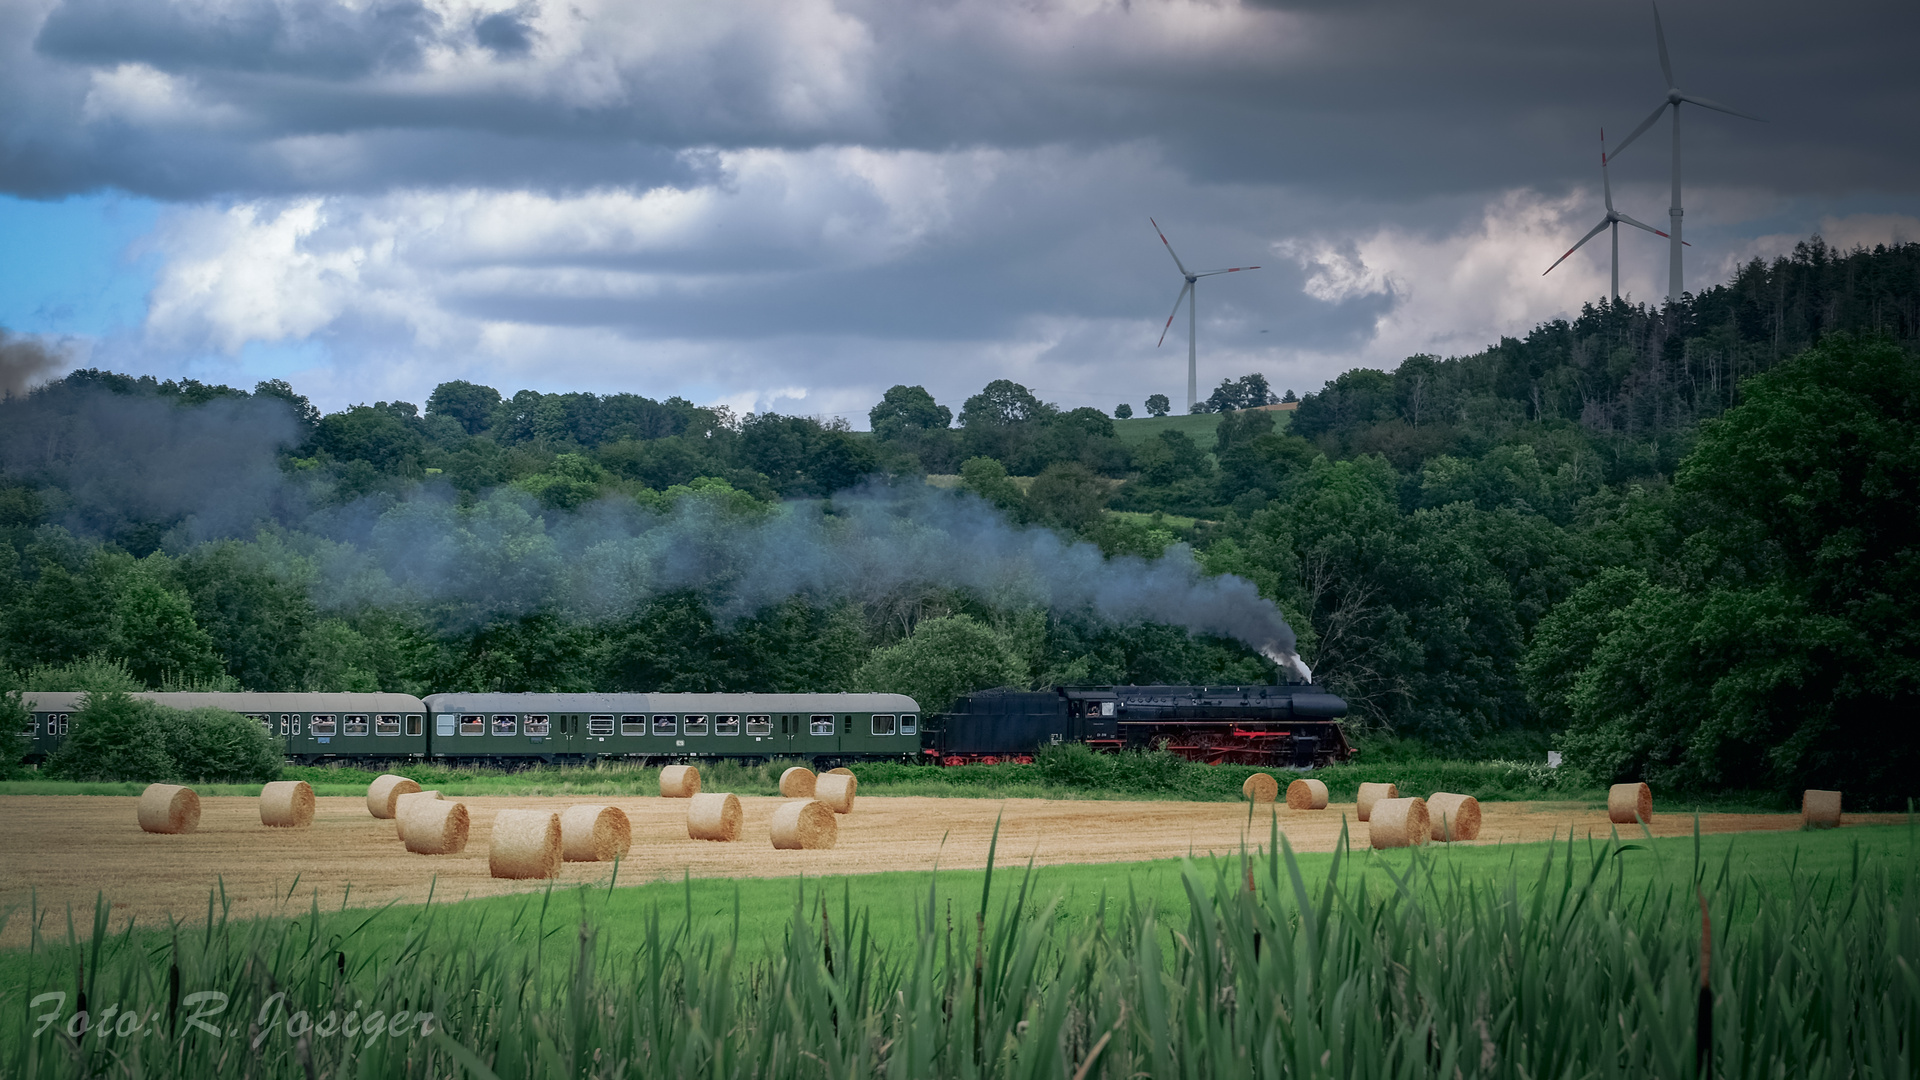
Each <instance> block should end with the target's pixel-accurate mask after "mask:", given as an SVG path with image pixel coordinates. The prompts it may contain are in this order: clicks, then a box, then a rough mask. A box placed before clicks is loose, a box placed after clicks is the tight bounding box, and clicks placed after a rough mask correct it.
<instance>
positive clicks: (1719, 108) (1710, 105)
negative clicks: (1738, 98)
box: [1680, 94, 1766, 124]
mask: <svg viewBox="0 0 1920 1080" xmlns="http://www.w3.org/2000/svg"><path fill="white" fill-rule="evenodd" d="M1680 100H1681V101H1691V102H1693V103H1694V104H1695V105H1698V106H1700V107H1701V108H1703V109H1712V110H1713V111H1714V112H1723V113H1726V114H1728V115H1729V116H1737V117H1739V118H1740V119H1742V120H1759V121H1760V123H1762V124H1764V123H1766V121H1765V120H1760V118H1759V117H1757V116H1755V115H1753V114H1752V113H1743V112H1741V111H1740V110H1739V109H1729V108H1727V107H1726V106H1725V105H1722V104H1720V103H1719V102H1717V101H1712V100H1709V99H1707V98H1703V97H1694V96H1693V95H1692V94H1681V95H1680Z"/></svg>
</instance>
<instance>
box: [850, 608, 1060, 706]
mask: <svg viewBox="0 0 1920 1080" xmlns="http://www.w3.org/2000/svg"><path fill="white" fill-rule="evenodd" d="M854 683H855V685H856V686H858V687H860V688H861V689H863V690H874V691H883V692H887V693H894V694H906V695H907V696H909V697H911V698H913V700H915V701H917V702H919V703H920V708H921V709H922V710H923V711H925V712H940V711H942V710H945V709H946V708H947V707H948V706H950V705H952V704H953V702H954V700H955V699H956V698H958V697H959V696H960V695H962V694H967V693H972V692H973V691H975V690H990V689H992V688H994V687H997V686H1015V687H1019V688H1022V689H1024V688H1025V686H1026V684H1027V665H1026V663H1025V662H1024V661H1022V660H1021V658H1020V657H1019V655H1018V654H1017V653H1016V652H1015V651H1014V649H1013V647H1012V644H1011V643H1010V642H1008V640H1007V639H1006V637H1005V636H1003V635H1002V634H1000V633H998V632H997V631H995V630H994V629H993V628H992V627H991V626H988V625H986V624H984V623H981V622H979V621H977V620H975V619H973V618H972V617H971V616H967V615H948V616H943V617H941V618H937V619H928V620H927V621H925V622H923V623H921V624H920V625H919V626H917V627H915V628H914V631H913V636H911V637H909V638H907V639H906V640H904V641H901V642H899V643H897V644H894V645H889V646H887V647H885V648H881V649H876V650H875V651H874V653H873V655H872V656H871V657H870V658H869V659H868V660H867V662H866V663H865V664H864V665H862V666H861V668H860V670H859V671H858V672H857V673H856V674H855V675H854Z"/></svg>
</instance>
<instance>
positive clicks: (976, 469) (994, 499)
mask: <svg viewBox="0 0 1920 1080" xmlns="http://www.w3.org/2000/svg"><path fill="white" fill-rule="evenodd" d="M960 487H961V488H962V489H964V490H966V491H971V492H973V493H974V494H975V495H978V496H980V497H981V498H983V499H985V500H987V501H988V502H990V503H992V504H993V505H995V506H997V507H999V508H1000V509H1002V510H1005V511H1007V512H1008V513H1011V514H1015V515H1019V514H1022V513H1024V512H1025V511H1026V505H1027V497H1026V494H1025V493H1024V492H1022V491H1021V490H1020V487H1019V485H1017V484H1015V483H1014V482H1013V480H1012V479H1011V478H1009V477H1008V476H1007V467H1006V466H1005V465H1002V464H1000V463H999V462H998V461H995V460H994V459H993V458H990V457H977V458H968V459H967V460H966V461H964V462H961V464H960Z"/></svg>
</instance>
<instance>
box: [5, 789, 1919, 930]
mask: <svg viewBox="0 0 1920 1080" xmlns="http://www.w3.org/2000/svg"><path fill="white" fill-rule="evenodd" d="M137 801H138V800H137V799H134V798H128V797H112V796H12V797H5V798H0V814H4V820H6V821H7V823H8V826H9V827H8V828H7V829H6V830H4V831H3V832H0V863H4V865H6V866H7V868H8V873H7V875H6V878H5V880H4V882H0V910H5V909H7V908H13V909H15V911H16V912H17V913H19V914H16V916H15V917H14V918H13V919H11V920H9V922H8V925H7V927H6V930H5V934H4V938H0V944H5V945H8V946H13V945H19V944H21V943H23V942H24V940H25V938H26V929H27V927H26V919H24V918H22V917H20V916H21V914H24V911H25V909H26V908H27V907H28V906H29V905H30V904H33V903H37V905H38V907H39V909H40V911H41V912H42V913H43V919H46V918H51V919H54V920H56V921H58V922H59V923H60V924H61V926H62V927H64V925H65V914H64V913H65V911H66V910H67V908H68V906H69V905H71V906H72V907H73V909H74V910H76V911H88V910H91V909H92V906H93V903H94V899H95V897H96V895H98V894H101V893H104V894H105V896H106V898H107V899H108V900H109V901H110V902H111V903H112V905H113V918H112V927H113V928H114V929H115V930H118V929H121V928H123V927H124V926H125V925H126V921H127V920H128V919H134V920H137V921H138V923H139V924H140V925H143V926H164V925H165V924H166V921H167V919H168V917H169V915H171V916H172V917H174V918H176V919H194V920H196V921H197V919H198V918H202V917H204V914H205V911H206V905H207V897H208V893H209V891H211V890H215V889H218V890H220V891H222V892H223V893H224V895H225V897H226V898H227V901H228V902H229V903H230V904H231V913H232V914H233V915H234V916H237V917H244V916H248V915H265V914H269V913H275V912H282V911H284V910H285V905H286V903H287V902H288V900H289V898H290V897H291V898H293V903H295V904H298V905H300V906H302V907H304V906H305V898H307V897H309V896H311V895H312V894H313V893H314V891H315V890H318V892H319V896H320V900H321V902H322V903H323V904H326V905H328V906H339V905H343V904H344V905H350V906H355V907H363V906H372V905H378V904H384V903H387V902H390V901H395V900H398V901H401V902H406V903H418V902H421V901H424V900H426V899H427V898H428V895H429V891H430V890H431V891H432V895H434V896H435V897H437V898H438V899H441V900H459V899H464V898H467V897H477V896H492V895H498V894H502V893H511V892H525V891H528V890H530V889H539V888H544V887H545V884H544V883H542V882H538V881H534V882H528V881H502V880H496V879H494V878H493V877H491V876H490V875H489V874H488V870H487V845H488V841H489V839H490V834H491V831H492V826H493V819H494V815H495V814H496V813H498V812H499V811H500V810H503V809H552V810H556V811H557V810H562V809H564V808H566V807H567V806H570V805H574V804H576V803H581V802H586V801H599V802H606V803H609V804H611V805H615V806H618V807H620V808H621V809H622V810H624V811H625V812H626V813H627V816H628V817H629V818H630V819H631V821H632V823H633V849H632V851H631V853H630V854H629V856H628V857H627V858H626V859H625V860H624V861H623V862H622V863H621V865H620V868H619V882H620V883H623V884H625V883H632V884H638V883H640V882H646V881H657V880H661V879H664V878H672V879H678V878H679V877H680V876H681V875H682V874H691V875H692V876H694V877H700V878H726V877H759V878H767V877H788V876H795V875H802V874H804V875H808V876H817V875H826V874H860V873H872V872H877V871H891V870H928V869H932V868H933V867H934V865H935V863H936V861H937V862H938V864H939V866H941V867H943V868H947V869H975V868H979V867H982V866H985V865H986V863H987V857H988V847H989V844H990V842H991V841H992V838H993V831H994V825H995V822H996V820H998V821H999V822H1000V841H999V842H1000V847H999V857H1000V859H1001V861H1002V862H1008V861H1019V862H1024V861H1025V860H1026V859H1027V858H1029V857H1031V858H1032V859H1033V861H1034V862H1035V863H1036V864H1039V865H1059V864H1065V863H1117V862H1132V861H1138V860H1145V859H1165V858H1178V857H1180V856H1182V855H1186V854H1189V853H1194V854H1206V853H1209V852H1212V853H1220V854H1226V853H1229V852H1234V851H1238V850H1239V849H1240V846H1241V843H1242V841H1243V839H1245V840H1246V841H1247V842H1248V843H1250V844H1252V845H1259V844H1262V843H1264V841H1265V840H1266V838H1267V836H1268V813H1269V811H1268V809H1267V808H1266V807H1264V806H1263V807H1260V808H1258V809H1256V810H1255V811H1254V815H1253V819H1254V825H1253V828H1252V830H1251V832H1250V833H1249V831H1248V813H1247V808H1246V806H1245V805H1240V806H1235V805H1232V804H1226V803H1171V802H1083V801H1077V800H1076V801H1064V800H1063V801H1051V800H1039V799H1009V800H998V799H955V798H924V797H913V798H866V797H863V798H861V799H860V800H859V802H858V803H857V804H856V806H855V809H854V812H853V813H852V814H849V815H846V816H844V817H841V818H840V819H839V827H840V831H839V843H838V845H837V846H836V847H835V848H834V849H833V850H830V851H776V850H774V849H773V848H772V846H771V844H770V842H769V840H768V826H769V822H770V819H771V817H772V815H773V811H774V808H775V807H777V806H779V805H780V804H781V802H783V801H784V800H782V799H779V798H774V797H750V798H745V799H742V800H741V803H742V806H743V809H744V811H745V820H744V823H743V828H742V830H741V835H742V839H741V840H740V841H739V842H736V843H711V842H706V841H698V840H689V839H688V838H687V832H686V813H687V806H688V804H687V802H686V801H685V800H681V799H661V798H623V799H600V800H583V799H578V798H572V799H563V798H522V797H507V796H487V797H468V798H463V799H461V800H460V801H462V802H465V803H466V804H467V805H468V807H469V809H470V810H471V811H472V812H473V831H472V835H471V838H470V840H469V842H468V844H467V848H466V850H465V851H464V852H463V853H461V854H459V855H438V856H430V855H414V854H409V853H408V852H407V851H406V850H405V849H404V848H402V847H401V845H400V842H399V840H397V839H396V838H395V834H394V823H393V822H391V821H381V820H376V819H374V818H372V817H371V816H369V815H368V814H367V810H366V802H365V800H364V799H360V798H339V797H331V798H321V799H319V800H318V806H317V809H316V812H315V814H314V823H313V826H312V827H311V828H307V829H268V828H265V827H263V826H262V825H261V824H260V818H259V811H258V803H257V800H255V799H252V798H238V797H231V796H227V797H211V798H207V799H204V800H202V815H201V819H200V827H199V829H198V831H196V832H194V833H193V834H191V835H187V836H159V835H151V834H147V833H143V832H141V831H140V828H139V826H138V825H137V824H136V823H135V820H134V806H135V803H136V802H137ZM1483 810H1484V814H1485V821H1484V824H1483V829H1482V832H1481V839H1480V840H1479V842H1478V843H1479V844H1480V845H1487V844H1501V843H1521V842H1528V841H1539V840H1547V839H1551V838H1553V837H1554V836H1556V835H1558V836H1562V837H1564V836H1566V835H1567V834H1568V831H1569V830H1572V832H1573V834H1574V835H1576V836H1586V835H1589V834H1591V835H1593V836H1598V837H1605V836H1607V835H1609V834H1610V833H1611V832H1612V831H1613V829H1614V826H1612V825H1610V824H1608V822H1607V817H1606V812H1605V810H1604V809H1595V808H1593V807H1591V806H1589V805H1587V804H1583V803H1540V802H1535V803H1489V804H1486V805H1485V806H1484V807H1483ZM1276 812H1277V813H1278V815H1279V823H1280V828H1281V831H1282V832H1284V833H1285V834H1286V836H1287V838H1288V840H1289V841H1290V842H1291V843H1292V844H1293V846H1294V848H1295V850H1298V851H1303V852H1317V851H1331V850H1333V848H1334V846H1335V845H1336V844H1337V842H1338V840H1339V836H1340V830H1341V826H1342V822H1343V820H1344V821H1345V822H1346V823H1347V825H1348V828H1349V829H1350V830H1351V835H1352V842H1353V844H1354V846H1356V847H1364V846H1365V845H1366V837H1367V833H1366V829H1367V826H1366V825H1365V824H1363V823H1361V822H1359V821H1357V820H1356V819H1355V817H1354V806H1353V804H1352V803H1344V804H1342V803H1336V804H1333V805H1332V806H1330V807H1328V808H1327V809H1326V810H1321V811H1310V812H1300V811H1289V810H1287V809H1286V808H1285V807H1284V806H1281V807H1279V808H1278V809H1277V811H1276ZM1699 820H1700V829H1701V831H1702V832H1707V833H1727V832H1748V831H1765V830H1786V829H1797V828H1799V827H1800V817H1799V815H1797V814H1703V815H1701V817H1700V819H1699ZM1904 820H1906V819H1905V816H1904V815H1899V814H1860V815H1852V814H1850V815H1848V816H1847V822H1848V824H1892V823H1897V822H1901V821H1904ZM1693 822H1694V819H1693V817H1692V816H1691V815H1686V814H1677V813H1674V814H1662V815H1656V817H1655V819H1654V822H1653V828H1652V831H1653V833H1654V834H1655V835H1656V836H1682V835H1687V834H1689V833H1691V832H1692V830H1693ZM1624 831H1625V832H1628V833H1633V834H1637V833H1638V830H1637V829H1629V830H1624ZM612 871H613V867H612V866H611V865H610V864H606V863H568V864H565V865H564V866H563V867H562V868H561V871H560V877H559V881H560V883H562V884H569V885H571V884H581V883H601V884H604V883H606V882H608V880H609V878H610V876H611V874H612ZM49 925H51V924H49Z"/></svg>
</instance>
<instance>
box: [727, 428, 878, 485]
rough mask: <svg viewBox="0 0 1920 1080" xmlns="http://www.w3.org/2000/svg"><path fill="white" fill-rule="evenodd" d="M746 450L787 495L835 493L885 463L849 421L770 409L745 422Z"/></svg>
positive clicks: (742, 441) (743, 450)
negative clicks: (831, 421) (826, 420)
mask: <svg viewBox="0 0 1920 1080" xmlns="http://www.w3.org/2000/svg"><path fill="white" fill-rule="evenodd" d="M740 453H741V456H742V459H743V460H744V462H745V463H746V465H747V466H748V467H749V468H752V469H754V470H755V471H757V472H760V473H762V474H764V475H765V476H766V477H767V478H768V480H769V481H771V482H772V484H773V487H774V490H776V491H778V492H779V493H780V494H782V495H829V494H832V493H833V492H835V491H838V490H840V489H841V488H846V487H852V486H853V485H854V484H857V483H859V482H860V481H861V480H862V479H864V478H866V477H867V476H869V475H871V474H872V473H873V472H874V471H875V470H876V469H877V468H878V467H879V459H878V457H877V456H876V455H875V453H874V451H873V448H872V447H871V446H869V445H868V444H867V443H866V442H865V441H864V440H862V439H860V438H858V437H857V436H855V435H854V434H853V432H851V431H850V430H848V429H847V426H846V424H845V422H844V421H839V422H836V423H834V424H832V425H828V424H822V423H821V422H820V421H818V420H815V419H814V418H812V417H809V416H781V415H779V414H778V413H765V414H762V415H758V416H749V417H747V419H746V420H745V421H744V422H742V424H741V425H740Z"/></svg>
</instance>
